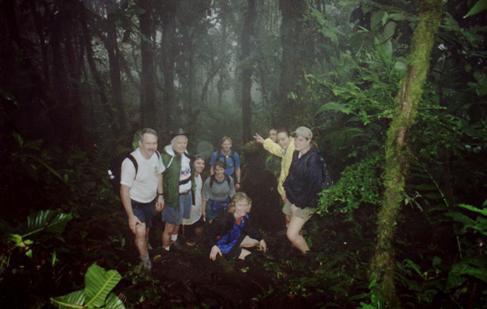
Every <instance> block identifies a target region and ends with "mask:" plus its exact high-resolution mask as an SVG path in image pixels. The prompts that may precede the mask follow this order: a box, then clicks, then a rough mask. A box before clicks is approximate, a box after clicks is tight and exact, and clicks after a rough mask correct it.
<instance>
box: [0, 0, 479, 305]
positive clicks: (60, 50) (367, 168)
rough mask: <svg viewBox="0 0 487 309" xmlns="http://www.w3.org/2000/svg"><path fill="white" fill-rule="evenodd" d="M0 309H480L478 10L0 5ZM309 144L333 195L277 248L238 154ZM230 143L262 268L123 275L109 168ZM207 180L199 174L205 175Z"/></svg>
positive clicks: (265, 157) (265, 205)
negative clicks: (179, 149)
mask: <svg viewBox="0 0 487 309" xmlns="http://www.w3.org/2000/svg"><path fill="white" fill-rule="evenodd" d="M0 8H1V11H0V15H1V17H0V141H1V147H0V162H1V164H0V175H1V179H0V205H1V207H0V231H1V234H0V235H1V238H0V291H1V293H0V307H1V308H51V307H57V308H105V307H106V308H125V307H126V308H172V307H179V308H181V307H201V308H207V307H270V308H274V307H280V308H288V307H289V308H290V307H297V308H300V307H322V308H400V307H403V308H485V306H486V304H487V194H486V192H487V160H486V158H487V100H486V99H487V67H486V65H485V64H486V61H487V48H486V47H487V46H486V40H485V38H486V33H487V24H485V20H486V9H487V1H485V0H465V1H451V0H448V1H443V0H424V1H419V0H391V1H383V0H375V1H372V0H340V1H339V0H300V1H295V0H261V1H257V0H0ZM302 125H304V126H307V127H309V128H311V129H312V131H313V134H314V141H315V142H316V143H317V145H318V147H319V149H320V152H321V153H322V154H323V156H324V157H325V159H326V163H327V166H328V169H329V173H330V174H331V177H332V179H333V185H332V186H331V187H329V188H327V189H324V190H323V191H322V192H321V193H320V196H319V203H318V205H317V214H316V215H314V216H313V217H312V218H311V220H310V221H309V222H308V223H307V224H306V225H305V228H304V237H305V238H306V240H307V241H308V243H309V244H311V252H310V254H309V255H307V256H300V255H299V254H296V252H295V250H294V249H293V248H291V245H290V244H289V242H288V241H287V239H286V235H285V233H283V231H284V219H283V216H282V213H281V204H280V199H279V196H278V193H277V192H276V185H277V179H276V173H275V172H276V171H275V170H274V169H273V168H272V166H270V164H268V163H269V156H270V155H269V153H267V152H265V151H264V150H263V149H262V146H261V145H260V144H258V143H256V142H255V141H254V140H253V138H252V136H253V135H254V134H255V133H259V134H261V135H262V136H266V135H267V132H268V130H269V129H270V128H279V127H287V128H289V129H290V130H293V129H295V128H297V127H299V126H302ZM145 127H149V128H153V129H155V130H157V131H158V133H159V149H161V148H162V147H164V145H166V144H167V143H168V142H169V140H170V135H169V132H170V131H171V130H174V129H175V128H184V129H185V130H187V131H188V132H190V136H189V152H190V153H191V154H199V155H202V156H203V157H204V158H205V159H209V155H210V153H211V151H212V150H213V149H214V148H217V147H218V140H219V139H220V138H221V137H222V136H224V135H226V136H230V137H232V138H233V148H234V149H235V150H236V151H237V152H239V153H240V155H241V160H242V185H241V190H242V191H244V192H246V193H247V194H248V195H249V196H250V197H251V198H252V199H253V201H254V202H253V206H252V215H253V217H254V218H255V219H256V223H257V224H258V226H259V228H260V229H261V230H262V231H263V233H264V235H265V237H266V240H268V241H267V242H268V249H269V250H268V252H267V253H265V254H257V255H256V256H252V258H251V259H249V261H247V264H245V266H244V267H236V265H234V264H235V263H234V262H233V261H231V260H226V259H220V260H218V261H216V262H211V261H210V260H209V258H208V254H209V251H208V248H206V247H204V246H195V247H188V246H186V247H183V248H181V249H179V250H177V251H174V252H171V254H162V253H161V237H160V235H161V230H162V223H161V222H160V220H157V219H154V224H155V226H154V228H153V229H151V235H150V243H151V245H152V247H153V249H152V251H151V256H152V257H153V263H154V267H153V270H152V272H151V273H150V274H147V273H140V272H138V271H137V270H136V268H135V267H134V266H135V265H136V263H137V255H136V251H135V249H134V244H133V237H132V235H131V232H130V230H129V228H128V224H127V218H126V215H125V212H124V210H123V208H122V207H121V206H120V200H119V197H118V196H117V194H115V193H114V192H113V190H112V188H111V185H110V182H109V179H108V177H107V169H108V167H109V166H110V162H111V161H112V160H113V159H114V158H116V157H117V156H119V155H121V154H123V153H127V152H128V151H130V150H131V149H133V138H134V133H135V132H136V131H137V130H140V129H141V128H145ZM208 170H209V168H208V167H207V169H206V170H205V175H208V173H209V171H208Z"/></svg>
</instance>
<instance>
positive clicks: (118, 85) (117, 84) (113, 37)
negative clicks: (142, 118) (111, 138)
mask: <svg viewBox="0 0 487 309" xmlns="http://www.w3.org/2000/svg"><path fill="white" fill-rule="evenodd" d="M106 10H107V20H106V31H107V39H106V40H105V41H104V43H105V48H106V49H107V52H108V62H109V64H110V66H109V69H110V82H111V85H112V106H114V107H115V109H116V111H117V118H118V125H117V128H118V130H120V132H122V133H123V132H124V131H126V128H127V117H126V116H125V110H124V106H123V99H122V80H121V77H120V51H119V49H118V41H117V27H116V21H117V18H118V15H119V14H120V13H121V12H120V10H119V8H118V7H117V5H116V4H115V3H108V4H107V5H106Z"/></svg>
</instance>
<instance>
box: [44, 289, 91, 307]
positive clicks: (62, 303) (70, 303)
mask: <svg viewBox="0 0 487 309" xmlns="http://www.w3.org/2000/svg"><path fill="white" fill-rule="evenodd" d="M84 302H85V293H84V291H83V290H79V291H75V292H72V293H69V294H67V295H64V296H59V297H54V298H52V297H51V304H53V305H55V306H56V307H57V308H61V309H64V308H86V307H85V306H84V305H83V304H84Z"/></svg>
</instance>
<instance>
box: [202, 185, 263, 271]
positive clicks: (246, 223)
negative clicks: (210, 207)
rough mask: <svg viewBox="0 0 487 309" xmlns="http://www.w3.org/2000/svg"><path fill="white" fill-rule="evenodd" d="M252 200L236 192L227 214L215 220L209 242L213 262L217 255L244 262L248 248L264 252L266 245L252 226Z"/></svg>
mask: <svg viewBox="0 0 487 309" xmlns="http://www.w3.org/2000/svg"><path fill="white" fill-rule="evenodd" d="M251 207H252V200H251V199H250V198H249V197H248V196H247V194H245V193H243V192H237V193H236V194H235V196H234V197H233V199H232V202H231V204H230V205H229V208H228V213H227V214H226V215H225V216H224V217H222V218H218V219H216V220H215V222H214V223H213V224H212V225H213V226H212V228H213V231H212V233H211V235H210V237H211V238H210V240H211V241H212V244H213V246H212V247H211V252H210V260H212V261H214V260H215V259H216V258H217V256H218V255H223V256H227V257H231V258H238V259H241V260H244V259H245V258H246V257H247V256H248V255H250V254H251V252H250V251H249V250H248V249H250V248H255V247H256V248H257V249H258V250H261V251H263V252H265V251H266V250H267V244H266V242H265V240H264V239H262V235H261V233H260V232H259V231H258V229H256V228H254V227H253V226H252V221H251V218H250V214H249V212H250V208H251Z"/></svg>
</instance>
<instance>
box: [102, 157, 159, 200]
mask: <svg viewBox="0 0 487 309" xmlns="http://www.w3.org/2000/svg"><path fill="white" fill-rule="evenodd" d="M156 154H157V158H158V159H160V158H161V155H160V154H159V152H158V151H156ZM125 159H129V160H130V161H132V164H133V165H134V167H135V177H134V179H136V178H137V172H138V170H139V165H138V164H137V160H135V157H134V156H133V155H132V154H131V153H126V154H124V155H121V156H119V157H117V158H115V159H114V160H113V161H112V162H111V163H110V167H109V168H108V170H107V173H108V179H109V180H110V183H111V184H112V188H113V192H114V193H115V195H116V196H120V180H121V178H122V162H123V160H125Z"/></svg>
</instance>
